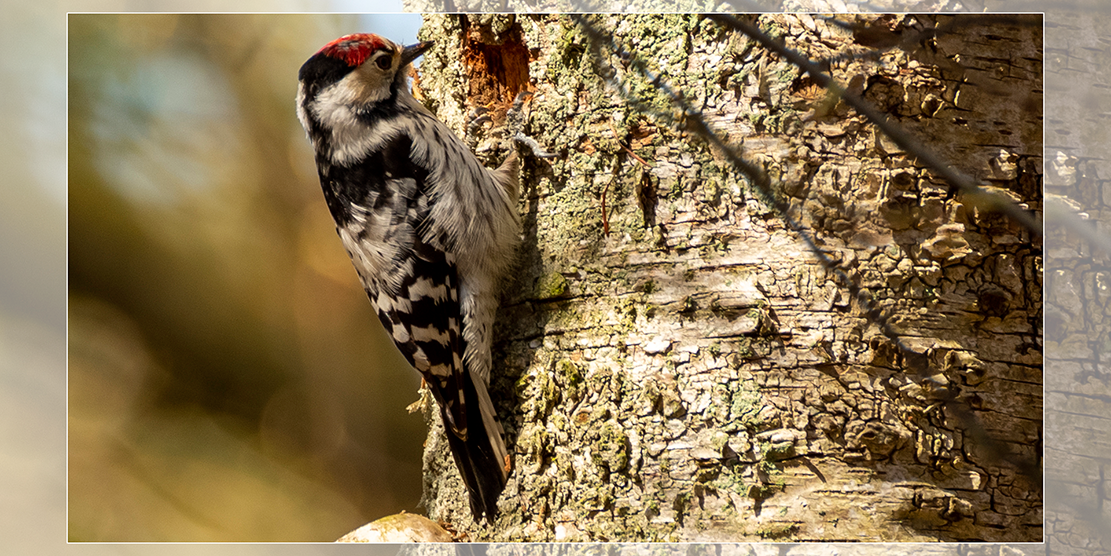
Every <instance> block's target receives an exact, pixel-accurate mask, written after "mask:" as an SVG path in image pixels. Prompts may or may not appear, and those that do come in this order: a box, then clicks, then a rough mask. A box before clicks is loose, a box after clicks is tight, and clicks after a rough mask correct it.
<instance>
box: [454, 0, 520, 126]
mask: <svg viewBox="0 0 1111 556" xmlns="http://www.w3.org/2000/svg"><path fill="white" fill-rule="evenodd" d="M462 23H463V31H464V33H463V36H464V39H463V64H464V66H465V67H466V70H467V83H468V91H467V98H468V99H469V100H470V101H471V102H472V103H474V104H475V105H481V106H490V105H491V104H493V105H495V106H496V107H497V108H500V110H495V112H496V113H504V112H505V110H507V109H508V108H509V106H510V105H511V104H512V103H513V99H514V98H515V97H516V96H517V93H520V92H521V91H525V90H528V88H529V75H528V64H529V50H528V47H526V46H525V42H524V36H523V35H522V33H521V27H520V24H519V23H517V22H514V23H513V25H512V26H510V28H509V29H508V30H507V31H505V32H504V33H501V34H499V35H498V36H497V40H498V41H500V42H499V44H489V43H488V41H490V40H491V39H490V37H487V36H486V34H485V33H483V32H482V30H481V29H479V28H478V27H477V26H473V25H472V24H471V23H470V22H469V21H468V19H467V17H466V16H463V17H462Z"/></svg>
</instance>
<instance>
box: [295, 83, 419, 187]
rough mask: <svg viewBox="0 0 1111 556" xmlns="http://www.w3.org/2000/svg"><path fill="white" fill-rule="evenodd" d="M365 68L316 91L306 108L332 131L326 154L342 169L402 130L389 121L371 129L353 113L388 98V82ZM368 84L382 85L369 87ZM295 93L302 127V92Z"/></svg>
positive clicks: (393, 120)
mask: <svg viewBox="0 0 1111 556" xmlns="http://www.w3.org/2000/svg"><path fill="white" fill-rule="evenodd" d="M365 67H366V64H364V65H363V66H362V67H360V68H359V69H356V70H355V71H353V72H351V73H349V74H348V75H347V77H344V78H343V79H341V80H339V81H337V82H336V83H333V84H332V85H330V86H328V87H327V88H326V89H324V90H322V91H320V93H318V94H317V95H316V98H315V99H313V102H312V103H311V104H310V106H309V110H311V111H312V115H313V116H315V117H316V119H317V120H319V121H320V123H321V125H323V127H324V128H325V129H330V130H331V132H332V137H331V138H330V141H329V143H330V144H331V152H330V153H328V154H329V158H331V159H332V163H333V164H336V165H340V166H346V165H348V164H350V163H352V162H356V161H359V160H362V159H363V158H365V157H366V155H367V153H370V152H373V151H375V150H378V149H379V148H381V146H382V145H384V144H385V143H386V142H387V141H389V140H390V139H392V138H393V137H395V136H397V135H398V134H399V133H400V132H401V131H402V127H401V126H400V125H398V122H397V120H396V119H393V118H391V119H387V120H381V121H379V122H377V123H376V124H375V125H374V126H369V125H367V124H366V123H364V122H363V121H362V120H361V119H360V118H359V115H358V112H357V111H358V109H359V108H360V107H363V106H366V105H368V104H373V103H376V102H379V101H381V100H383V99H385V98H387V97H389V95H390V87H389V82H388V81H385V80H384V79H383V78H382V76H381V75H370V76H369V77H368V75H367V74H368V73H370V72H373V71H374V70H371V69H366V70H364V69H363V68H365ZM372 81H378V82H381V83H383V84H382V85H381V86H373V85H372V83H371V82H372ZM298 94H299V99H300V100H299V101H298V117H299V118H302V121H301V123H302V125H304V124H305V120H306V119H307V117H306V116H303V115H302V111H303V108H302V104H301V103H302V101H303V93H302V92H301V91H298ZM306 128H307V127H306Z"/></svg>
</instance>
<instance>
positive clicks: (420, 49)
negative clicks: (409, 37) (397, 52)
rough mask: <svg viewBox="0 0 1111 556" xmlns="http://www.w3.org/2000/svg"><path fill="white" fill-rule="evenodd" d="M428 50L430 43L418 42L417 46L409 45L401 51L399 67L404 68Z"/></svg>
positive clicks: (430, 46)
mask: <svg viewBox="0 0 1111 556" xmlns="http://www.w3.org/2000/svg"><path fill="white" fill-rule="evenodd" d="M429 48H432V41H424V42H418V43H417V44H411V45H409V46H406V47H405V48H403V49H401V67H405V66H406V65H407V64H409V63H410V62H412V61H413V60H416V59H417V58H418V57H419V56H420V55H421V54H424V51H425V50H428V49H429Z"/></svg>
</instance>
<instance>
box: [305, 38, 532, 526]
mask: <svg viewBox="0 0 1111 556" xmlns="http://www.w3.org/2000/svg"><path fill="white" fill-rule="evenodd" d="M428 47H429V43H420V44H416V45H412V46H408V47H405V48H402V47H400V46H398V45H396V44H394V43H392V42H390V41H388V40H386V39H383V38H382V37H379V36H377V35H370V34H356V35H348V36H345V37H341V38H339V39H337V40H335V41H332V42H331V43H329V44H328V45H325V47H324V48H322V49H321V50H320V51H319V52H317V53H316V54H315V55H314V56H312V57H311V58H309V60H308V61H306V62H305V64H304V65H303V66H302V67H301V70H300V73H299V81H300V84H299V87H298V93H297V116H298V118H299V119H300V120H301V124H302V125H303V126H304V128H305V131H306V132H307V133H308V136H309V139H310V141H311V142H312V145H313V148H314V150H315V152H316V162H317V169H318V173H319V175H320V183H321V186H322V188H323V190H324V197H325V199H326V200H327V203H328V209H329V210H330V211H331V214H332V217H333V218H334V219H335V222H336V229H337V230H338V231H339V235H340V238H341V240H342V242H343V245H344V247H345V248H346V249H347V253H348V254H349V255H350V256H351V260H352V262H353V263H354V265H355V268H356V270H357V271H358V274H359V278H360V279H361V281H362V284H363V287H364V288H365V289H366V292H367V295H368V296H369V297H370V301H371V303H372V304H373V305H374V309H375V311H376V312H377V314H378V316H379V318H380V319H381V321H382V324H383V325H385V327H386V331H387V332H388V333H389V334H390V336H391V337H392V338H393V340H394V343H395V344H396V345H397V347H398V349H400V350H401V352H402V353H403V354H405V357H406V358H407V359H408V361H409V363H410V364H412V365H413V367H414V368H416V369H417V370H418V371H420V372H421V374H422V375H423V376H424V378H425V380H426V382H427V383H428V385H429V387H430V388H431V390H432V392H433V394H434V396H435V398H436V401H437V402H438V404H439V406H440V409H441V415H442V416H443V421H444V424H445V428H447V430H448V434H447V437H448V440H449V442H450V445H451V451H452V455H453V456H454V458H455V461H456V464H457V466H458V467H459V470H460V473H461V474H462V476H463V480H464V482H465V483H466V485H467V489H468V492H469V494H470V501H471V508H472V510H473V512H474V515H475V517H476V518H478V517H480V516H482V515H483V514H485V515H486V516H488V517H492V516H493V515H494V514H495V513H496V510H497V507H496V501H497V497H498V495H499V494H500V493H501V491H502V489H503V488H504V486H505V483H506V480H507V477H508V471H509V469H508V465H509V461H508V456H507V455H506V449H505V445H504V442H503V440H502V430H501V425H500V424H499V423H498V421H497V418H496V414H495V411H494V406H493V403H492V402H491V400H490V396H489V394H488V392H487V390H486V387H487V384H488V383H489V377H490V370H491V367H492V361H491V354H490V345H491V333H492V328H493V322H494V317H495V311H496V308H497V292H498V289H499V284H498V281H499V280H500V279H501V278H502V276H503V275H504V273H505V271H506V269H507V266H508V263H509V261H510V258H511V255H512V252H513V249H514V246H515V244H516V241H517V234H518V230H519V223H518V220H517V213H516V204H517V162H516V161H517V159H516V155H515V154H510V156H509V157H508V158H507V159H506V161H505V162H504V163H503V164H502V166H501V168H499V169H498V170H497V171H493V172H491V171H489V170H487V169H486V168H484V167H483V166H482V164H481V163H479V161H478V160H477V159H476V158H475V157H474V155H473V154H471V153H470V151H469V150H467V148H466V146H465V145H464V144H463V143H462V142H461V141H459V139H458V138H456V137H455V135H453V134H452V133H451V131H450V130H449V129H448V128H447V127H446V126H445V125H444V124H443V123H441V122H440V121H439V120H437V119H436V118H435V117H434V116H433V115H432V114H431V113H430V112H428V110H426V109H425V108H424V106H422V105H421V104H420V103H419V102H417V101H416V100H415V99H414V98H413V97H412V95H411V93H410V92H409V88H408V84H407V82H406V72H407V67H408V64H409V62H411V61H412V60H413V59H414V58H416V57H417V56H419V55H420V54H421V53H422V52H424V51H425V50H426V49H427V48H428Z"/></svg>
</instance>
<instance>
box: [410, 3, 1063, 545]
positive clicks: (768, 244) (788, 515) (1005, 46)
mask: <svg viewBox="0 0 1111 556" xmlns="http://www.w3.org/2000/svg"><path fill="white" fill-rule="evenodd" d="M1029 17H1030V18H1032V19H1031V21H1030V23H1031V24H1029V25H1027V24H1019V25H1014V24H1012V25H1006V24H995V25H993V26H991V27H990V28H985V27H983V26H976V25H970V26H965V27H959V28H956V29H954V30H953V31H952V32H951V33H948V34H944V35H942V36H940V37H939V38H937V40H936V41H926V42H920V43H915V44H910V45H904V46H903V47H902V48H894V49H891V50H888V51H886V52H884V53H883V54H882V55H880V56H878V57H877V58H869V57H860V56H856V57H847V56H844V55H845V54H847V53H850V52H852V53H858V54H859V53H866V52H869V51H874V49H872V48H870V47H868V46H866V45H864V44H861V43H862V42H863V39H862V38H861V36H860V35H859V34H854V33H853V32H852V31H850V30H848V29H845V28H843V27H839V26H835V25H832V24H830V23H828V22H825V21H823V20H821V19H820V18H817V17H813V16H808V15H804V14H800V15H788V14H773V15H763V16H760V17H759V18H757V19H756V21H757V22H758V24H759V25H760V26H761V27H762V28H764V29H766V30H768V31H769V32H770V33H771V34H773V35H775V36H778V37H780V38H781V39H783V40H785V41H786V42H787V44H788V45H789V46H790V47H792V48H794V49H796V50H798V51H800V52H802V53H804V54H805V55H807V56H809V57H810V58H811V59H834V61H833V62H831V63H830V64H829V68H830V70H831V71H832V74H833V76H834V77H835V78H836V79H837V80H839V81H840V82H841V83H844V84H847V85H849V88H850V89H855V90H856V91H857V92H859V93H860V94H862V95H863V96H864V97H865V98H866V99H869V100H870V101H872V102H873V103H875V104H876V105H877V106H879V107H880V108H881V109H882V110H883V111H884V112H886V113H887V114H889V115H890V117H891V118H893V119H895V120H896V121H897V122H898V123H899V124H901V125H903V126H905V127H906V128H907V129H908V130H910V131H911V132H912V133H913V134H915V136H916V137H918V138H920V140H921V141H922V142H923V143H924V144H926V145H927V146H929V147H930V148H932V149H935V150H937V151H938V152H939V153H940V154H941V155H942V156H943V157H944V158H945V159H946V160H950V161H952V162H953V163H954V164H955V165H956V167H957V168H959V169H960V170H962V171H964V172H966V173H968V174H969V175H971V176H974V177H975V178H977V179H982V180H987V181H988V182H989V183H990V184H991V186H992V188H993V189H994V190H996V191H997V192H1000V193H1002V194H1005V195H1008V196H1010V197H1011V198H1013V199H1015V200H1016V201H1018V202H1021V203H1024V204H1025V205H1026V206H1027V207H1029V208H1030V209H1032V210H1035V211H1039V210H1040V209H1041V197H1040V180H1041V174H1042V167H1041V134H1040V126H1041V120H1040V95H1041V86H1040V79H1041V69H1040V68H1041V43H1040V40H1041V39H1040V32H1041V31H1040V30H1041V27H1040V25H1038V19H1037V17H1038V16H1029ZM844 19H845V20H846V21H850V22H857V23H862V24H867V25H882V26H884V27H883V28H885V29H889V30H891V31H892V32H894V33H897V34H898V33H911V32H913V31H915V30H918V29H922V28H929V27H932V26H935V25H939V24H944V23H946V22H948V21H950V18H949V16H927V15H898V16H874V15H872V16H864V15H861V16H852V17H850V16H845V17H844ZM590 21H591V22H592V24H593V25H595V26H597V27H598V28H600V29H602V30H603V31H604V32H605V33H606V34H607V35H609V36H611V37H613V40H614V41H615V42H616V43H618V44H620V45H621V46H622V48H624V49H626V50H628V51H630V52H634V53H636V55H637V56H640V57H641V59H642V60H643V61H644V62H645V63H646V64H647V66H648V67H649V69H650V70H651V71H652V72H653V73H655V74H657V75H659V76H660V79H661V80H662V81H663V82H666V83H668V84H669V86H671V87H672V88H674V89H676V90H679V91H682V94H683V98H684V99H685V100H686V101H688V102H690V103H691V104H693V105H694V106H696V107H697V108H698V109H699V110H700V111H701V114H702V116H703V117H704V118H705V119H706V121H707V122H708V123H709V124H710V125H711V127H713V128H714V129H716V130H718V131H719V132H720V133H721V134H722V135H723V136H724V137H726V138H727V139H728V141H729V142H730V143H731V144H733V145H737V146H742V150H743V152H744V155H745V156H746V157H747V158H748V159H750V160H752V161H755V162H756V163H758V164H759V165H760V166H761V167H762V168H764V169H765V170H766V171H767V172H768V173H769V174H770V175H771V176H772V177H773V179H774V180H775V183H776V184H777V185H776V187H777V189H776V190H775V191H774V192H773V193H774V195H776V196H777V197H778V198H779V199H781V200H785V201H786V202H787V203H788V204H789V205H790V206H791V207H792V208H791V213H790V216H791V217H792V218H795V219H797V221H798V222H800V223H801V224H802V225H803V226H804V227H805V228H806V229H807V230H809V231H810V233H812V234H813V235H814V237H815V239H816V241H817V242H818V244H819V245H820V246H821V247H822V249H823V250H824V251H826V252H827V253H832V254H834V255H835V256H836V258H837V260H838V263H839V265H840V268H842V269H845V270H846V271H847V272H848V273H849V274H850V275H852V276H853V277H854V278H855V279H856V280H858V282H859V285H860V287H861V289H862V292H863V293H864V295H865V296H866V297H867V298H868V299H870V300H871V301H872V302H874V303H875V304H877V305H878V306H880V307H882V308H883V310H884V311H885V313H886V314H887V315H888V316H889V318H890V322H891V324H892V326H893V328H894V330H896V331H897V333H898V334H899V339H900V341H902V342H903V343H904V344H905V345H907V346H909V348H910V350H911V353H910V354H908V353H903V352H900V351H899V350H898V349H896V346H895V344H894V342H893V340H892V338H889V337H887V336H885V335H884V334H883V333H882V331H881V330H880V328H879V327H878V326H877V325H876V324H875V323H874V322H872V321H870V320H869V319H868V318H866V316H865V314H864V312H863V310H862V308H861V305H860V302H859V301H858V300H856V299H853V298H852V296H850V295H849V292H848V290H846V289H845V287H844V286H843V285H841V284H838V283H837V282H836V280H834V278H833V277H832V276H831V273H830V272H829V269H827V268H825V267H824V266H823V265H822V264H821V263H820V262H819V260H818V258H817V257H816V256H815V255H814V253H812V252H811V251H810V250H809V249H808V247H807V246H806V244H805V243H804V242H803V241H801V239H800V238H799V236H798V234H797V233H795V232H794V231H792V230H791V229H790V227H789V226H788V225H787V224H786V223H785V222H784V220H783V218H782V215H780V214H778V213H776V211H774V210H772V209H771V208H769V207H768V206H767V205H766V204H764V203H763V202H761V201H760V199H759V196H757V195H755V194H754V192H753V191H752V189H751V186H750V185H749V184H748V182H747V181H746V180H745V179H744V178H743V177H742V176H741V175H740V174H739V173H738V172H737V171H736V170H735V169H733V168H732V167H731V166H729V164H728V163H727V161H726V160H725V159H724V158H723V157H722V156H721V153H719V152H715V151H714V150H713V149H711V148H709V146H708V145H707V144H706V143H705V141H703V140H701V139H699V138H698V137H697V136H695V135H693V134H691V133H689V132H687V131H685V130H684V129H682V128H681V127H679V126H677V125H674V122H672V121H669V120H668V119H667V118H661V117H659V116H658V115H659V114H661V113H662V114H675V113H676V111H675V108H674V106H672V103H671V99H669V98H668V96H667V95H666V94H665V93H664V92H663V91H661V89H660V88H659V87H657V86H655V85H653V84H652V83H651V82H650V80H649V79H648V78H647V77H645V76H643V75H640V74H639V73H638V72H637V71H635V69H634V68H633V66H632V65H631V64H630V63H629V60H623V59H621V58H620V57H619V56H617V55H616V54H615V52H614V50H613V49H612V48H608V47H607V46H606V45H602V46H601V48H599V49H595V47H594V45H592V44H591V43H590V39H588V38H587V36H586V35H585V34H584V33H583V32H582V29H581V28H579V27H578V26H577V25H576V24H575V23H574V22H573V21H572V20H571V19H570V18H569V17H567V16H558V15H529V16H525V15H515V16H497V17H486V18H477V17H474V16H455V15H436V16H427V17H426V19H425V27H424V29H423V30H422V38H434V39H436V40H437V46H436V48H435V49H434V50H432V51H430V52H429V53H428V54H426V57H425V59H424V61H423V62H422V66H421V70H420V77H419V82H418V88H419V90H420V93H421V94H422V95H423V97H424V98H425V99H427V100H426V102H427V104H428V105H429V106H430V107H432V108H433V109H434V110H435V111H436V112H437V115H438V116H439V117H440V118H441V119H443V120H444V121H446V122H447V123H448V124H449V125H451V126H452V127H453V128H455V129H456V130H457V131H458V132H460V133H462V130H463V125H464V114H466V113H467V112H468V111H469V110H471V109H472V108H473V107H474V106H477V105H480V104H481V105H487V104H490V105H492V106H493V108H494V111H495V112H496V111H497V110H501V111H502V112H504V110H505V109H506V108H508V103H509V102H510V101H511V100H512V97H513V95H516V93H517V92H519V91H521V90H527V91H529V92H531V93H532V97H531V98H530V99H529V100H528V102H527V106H526V125H525V129H524V131H525V132H526V133H528V134H529V135H531V136H532V137H534V138H535V139H537V141H539V143H540V144H541V145H543V146H545V147H546V148H547V149H549V150H551V151H553V152H555V153H556V154H558V155H559V156H558V157H557V158H555V159H552V160H550V161H547V162H545V161H539V160H535V159H531V160H527V161H526V163H525V165H524V168H523V170H522V184H523V191H522V197H521V204H520V211H521V215H522V223H523V230H522V237H523V241H522V245H521V249H520V253H519V263H518V268H517V269H516V272H514V274H513V276H512V277H511V279H510V283H509V285H508V287H507V292H506V299H505V301H504V305H503V308H502V310H501V311H500V313H499V315H500V317H499V329H498V338H499V340H498V343H497V345H496V347H495V360H496V361H498V366H497V369H496V371H495V373H494V377H493V379H492V384H491V393H492V395H493V397H494V398H495V403H496V405H497V406H498V409H499V414H500V416H501V418H502V420H503V422H504V423H505V426H506V436H507V442H508V443H509V445H510V450H511V453H512V454H513V458H514V462H513V466H514V468H513V473H512V475H511V477H510V482H509V485H508V487H507V488H506V491H505V493H504V495H503V497H502V503H501V508H502V514H501V516H499V518H498V519H497V520H495V521H494V522H493V523H482V524H475V523H474V522H473V520H471V518H470V515H469V512H468V510H467V508H468V506H467V504H466V502H465V499H464V498H463V496H464V495H463V491H462V485H461V483H460V482H459V479H458V476H457V475H456V474H455V472H454V468H453V465H452V462H451V459H450V456H449V455H448V454H447V452H446V446H445V443H444V442H443V439H442V434H443V433H442V428H441V427H440V426H439V424H438V422H437V418H436V416H435V412H429V413H428V416H429V421H430V424H431V428H430V433H429V442H428V444H427V450H426V499H425V504H426V506H427V508H428V511H429V514H430V516H431V517H433V518H434V519H442V520H445V521H448V522H451V523H452V524H453V525H454V526H455V527H456V529H457V530H461V531H465V532H466V533H467V535H468V538H469V539H471V540H490V541H517V540H520V541H524V540H527V541H551V540H559V541H588V540H591V541H603V540H613V541H619V540H621V541H631V540H649V541H661V540H702V541H726V540H733V541H735V540H748V541H760V540H830V541H832V540H888V541H911V540H942V541H954V540H968V541H971V540H988V541H1037V540H1040V539H1041V486H1040V484H1037V483H1036V482H1033V481H1031V479H1030V477H1029V476H1028V475H1026V474H1024V473H1023V469H1021V468H1020V466H1018V465H1016V464H1015V461H1019V460H1022V459H1025V460H1028V461H1033V462H1038V461H1039V460H1038V458H1039V457H1040V446H1041V436H1042V425H1041V402H1042V400H1041V368H1042V358H1041V343H1040V333H1041V328H1040V327H1041V324H1040V321H1041V295H1040V292H1041V285H1042V283H1041V244H1040V240H1039V239H1037V238H1032V237H1031V236H1030V234H1029V233H1028V232H1027V231H1026V230H1024V229H1022V228H1021V227H1020V226H1018V225H1016V224H1014V223H1013V222H1010V221H1009V220H1007V219H1006V218H1003V217H1001V216H999V215H997V214H993V213H988V212H986V211H984V210H982V209H980V208H976V207H975V205H972V204H970V203H968V202H967V200H966V199H965V198H964V196H963V195H962V194H960V193H957V194H956V195H954V196H949V191H948V187H949V186H948V184H946V183H944V182H943V181H942V180H941V179H940V178H938V177H937V176H936V174H935V173H934V172H933V171H932V170H931V169H929V168H925V167H922V166H921V165H920V164H919V163H918V162H917V161H916V160H914V159H913V158H912V157H909V156H908V155H906V153H904V152H902V150H901V149H899V148H898V147H895V146H894V145H893V143H892V142H890V141H889V140H887V139H886V138H885V137H883V136H882V135H881V134H879V132H877V131H876V130H875V129H874V128H873V127H872V126H871V125H870V124H869V123H868V122H867V121H865V120H864V118H862V117H861V116H860V115H858V114H857V113H856V112H855V111H853V110H852V109H850V108H848V107H847V106H845V105H844V104H843V103H838V102H836V99H833V100H832V101H831V100H830V99H829V98H828V95H827V93H826V92H825V91H824V90H822V89H819V88H817V87H815V86H814V85H813V84H812V83H811V82H810V80H809V79H807V78H805V77H803V76H802V75H801V72H800V71H799V70H798V69H797V68H795V67H794V66H792V65H790V64H788V63H787V62H785V61H783V60H781V59H779V58H778V57H776V56H773V55H770V54H768V53H767V52H765V51H764V50H762V49H761V48H759V47H757V46H756V45H754V44H753V43H752V41H750V40H748V39H746V38H744V37H742V36H740V35H738V34H734V33H731V32H729V31H727V30H725V29H724V28H722V27H721V26H719V25H718V24H716V23H714V22H712V21H709V20H707V19H704V18H702V17H700V16H697V15H688V14H669V15H643V16H633V15H596V16H590ZM503 49H504V50H506V51H508V52H510V54H507V56H508V58H507V60H509V61H507V62H504V63H493V62H491V60H494V59H496V58H497V55H498V54H497V53H498V52H499V51H501V50H503ZM596 51H597V52H600V53H601V56H602V58H603V59H602V60H598V59H596V58H595V54H594V52H596ZM522 52H523V53H526V54H527V55H526V56H524V57H522ZM476 53H477V54H476ZM479 54H480V55H481V56H479ZM839 56H842V57H841V58H837V57H839ZM479 60H481V61H482V62H481V63H479V62H478V61H479ZM522 63H523V64H524V66H523V67H525V68H526V69H527V72H526V75H527V79H524V80H522V79H520V77H519V76H520V75H521V74H520V71H521V69H522V66H521V64H522ZM479 66H481V67H479ZM602 68H608V69H607V70H606V71H609V72H611V74H610V75H607V76H606V77H603V75H602V73H603V71H601V69H602ZM476 72H477V73H476ZM479 73H481V74H482V75H481V76H479V75H478V74H479ZM607 78H609V80H607ZM614 82H620V83H622V84H623V86H624V87H625V89H626V90H627V91H629V93H630V96H632V97H633V98H635V99H636V102H633V101H631V100H630V98H627V97H626V96H623V95H622V94H621V93H620V92H619V91H618V90H617V89H616V88H615V87H614V86H613V83H614ZM475 83H482V84H483V85H482V87H476V86H475ZM506 95H509V97H508V98H506ZM501 123H502V122H501V121H500V120H498V119H497V118H495V121H494V122H493V124H492V126H491V127H488V128H486V132H487V133H486V134H485V135H483V134H481V133H480V134H479V137H478V138H477V139H476V141H475V145H476V148H477V149H478V151H479V154H480V156H483V157H486V158H487V160H488V161H489V163H490V164H491V165H493V164H495V163H496V162H497V160H498V159H500V157H501V156H504V154H505V151H504V148H502V147H501V146H500V145H502V143H503V142H504V141H501V138H500V137H498V136H497V135H496V133H494V130H495V129H496V128H497V127H498V126H499V125H501ZM607 230H608V233H607ZM908 359H912V360H908ZM922 369H926V371H925V372H921V370H922ZM946 393H955V395H956V402H955V403H959V404H961V407H965V408H967V411H968V412H969V413H970V414H971V415H972V416H973V418H974V419H973V420H972V421H967V422H966V421H962V420H961V419H958V418H957V417H956V414H955V413H954V412H953V409H952V406H947V405H946V404H945V403H942V402H941V401H939V400H942V399H944V395H945V394H946ZM976 427H979V429H977V428H976ZM981 433H983V434H987V435H988V436H989V437H990V438H993V439H995V440H996V441H998V442H1001V443H1002V444H1003V445H1004V446H1005V447H1006V448H1007V450H1009V453H1010V454H1012V456H1013V460H1012V461H1008V460H1005V459H1001V458H999V457H998V455H997V452H998V451H997V450H995V449H994V448H993V449H989V448H991V447H990V446H987V445H984V444H983V443H982V440H981V439H982V436H981Z"/></svg>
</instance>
